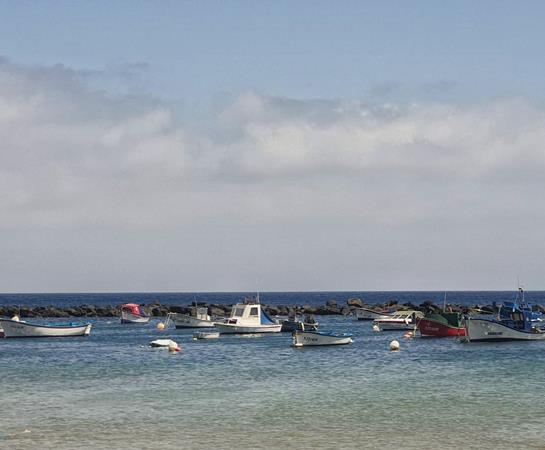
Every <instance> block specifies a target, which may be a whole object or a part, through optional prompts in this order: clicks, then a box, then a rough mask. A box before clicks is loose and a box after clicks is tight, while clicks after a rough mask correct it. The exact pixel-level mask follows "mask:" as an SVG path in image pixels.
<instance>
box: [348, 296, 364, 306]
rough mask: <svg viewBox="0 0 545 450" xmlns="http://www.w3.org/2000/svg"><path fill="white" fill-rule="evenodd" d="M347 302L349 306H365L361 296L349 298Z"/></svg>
mask: <svg viewBox="0 0 545 450" xmlns="http://www.w3.org/2000/svg"><path fill="white" fill-rule="evenodd" d="M346 304H347V305H348V306H355V307H357V308H361V307H362V306H363V302H362V301H361V298H349V299H348V300H347V301H346Z"/></svg>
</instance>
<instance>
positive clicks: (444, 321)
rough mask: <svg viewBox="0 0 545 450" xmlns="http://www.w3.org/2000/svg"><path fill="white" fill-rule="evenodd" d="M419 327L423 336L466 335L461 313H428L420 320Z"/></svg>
mask: <svg viewBox="0 0 545 450" xmlns="http://www.w3.org/2000/svg"><path fill="white" fill-rule="evenodd" d="M417 326H418V329H419V330H420V334H421V335H422V336H436V337H446V336H465V335H466V330H465V328H464V327H463V326H462V315H461V314H460V313H452V312H443V313H428V314H426V315H425V316H424V318H422V319H420V320H419V321H418V324H417Z"/></svg>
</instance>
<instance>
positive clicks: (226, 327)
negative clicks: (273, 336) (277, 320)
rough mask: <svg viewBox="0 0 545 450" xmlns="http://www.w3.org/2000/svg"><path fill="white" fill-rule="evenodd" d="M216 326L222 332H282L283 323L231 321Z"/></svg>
mask: <svg viewBox="0 0 545 450" xmlns="http://www.w3.org/2000/svg"><path fill="white" fill-rule="evenodd" d="M215 327H216V328H217V329H218V331H219V332H220V333H221V334H248V333H250V334H255V333H280V330H281V329H282V324H274V325H256V326H252V325H235V324H230V323H216V324H215Z"/></svg>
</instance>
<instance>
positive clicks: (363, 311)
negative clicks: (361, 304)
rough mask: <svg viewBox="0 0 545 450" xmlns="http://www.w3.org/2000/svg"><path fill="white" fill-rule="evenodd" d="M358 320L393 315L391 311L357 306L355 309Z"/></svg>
mask: <svg viewBox="0 0 545 450" xmlns="http://www.w3.org/2000/svg"><path fill="white" fill-rule="evenodd" d="M354 315H355V316H356V319H357V320H375V319H378V318H380V317H384V316H389V315H391V312H390V311H375V310H373V309H368V308H357V309H355V310H354Z"/></svg>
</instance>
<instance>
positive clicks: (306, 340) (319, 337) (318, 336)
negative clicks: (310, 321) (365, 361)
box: [291, 330, 354, 347]
mask: <svg viewBox="0 0 545 450" xmlns="http://www.w3.org/2000/svg"><path fill="white" fill-rule="evenodd" d="M352 336H353V335H352V334H350V333H334V332H331V331H299V330H296V331H294V332H293V333H292V337H293V340H292V344H291V345H292V347H307V346H317V345H344V344H351V343H352V342H354V341H353V340H352Z"/></svg>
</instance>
